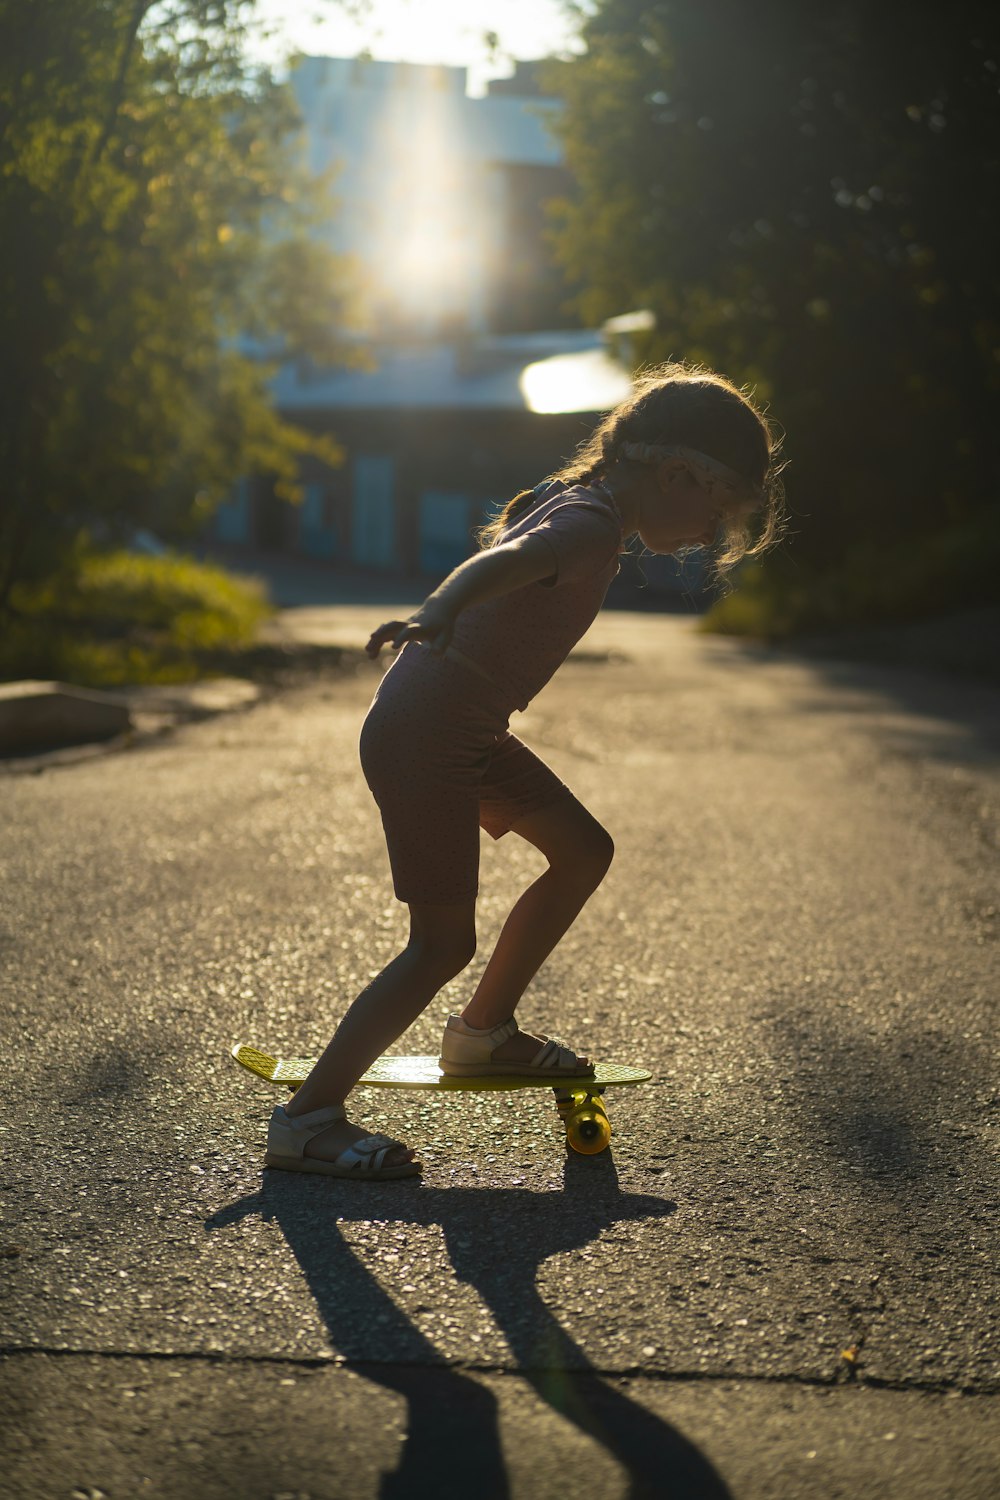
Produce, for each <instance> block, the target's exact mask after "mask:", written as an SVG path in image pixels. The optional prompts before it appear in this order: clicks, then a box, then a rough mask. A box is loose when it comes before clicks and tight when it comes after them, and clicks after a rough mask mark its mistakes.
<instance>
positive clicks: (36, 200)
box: [0, 0, 347, 611]
mask: <svg viewBox="0 0 1000 1500" xmlns="http://www.w3.org/2000/svg"><path fill="white" fill-rule="evenodd" d="M249 9H250V7H248V5H247V4H246V3H240V0H161V3H158V4H152V3H151V0H97V3H95V0H34V3H32V4H29V5H24V4H22V3H20V0H0V226H2V232H0V330H2V332H0V336H2V341H3V346H4V350H5V357H4V362H3V368H2V373H0V484H2V505H0V611H2V609H3V607H4V606H5V605H6V604H7V603H8V601H9V598H10V590H11V587H12V585H13V584H14V582H15V581H17V580H19V579H22V578H25V577H30V576H39V575H45V574H47V573H50V572H51V571H52V570H53V569H54V568H56V567H57V565H58V563H59V560H60V558H62V557H63V556H64V555H65V554H66V552H67V550H68V549H70V548H72V546H73V544H74V542H75V541H76V539H77V538H78V537H79V536H80V534H81V531H85V530H86V529H87V528H90V527H94V526H95V525H96V526H98V527H100V528H102V529H103V531H104V532H105V533H107V534H114V533H115V532H121V533H127V532H128V531H130V530H132V529H133V528H134V527H135V526H136V525H139V524H142V525H147V526H148V525H153V526H154V527H157V528H159V529H161V530H163V531H164V533H165V534H167V535H168V536H172V537H177V536H182V535H184V534H185V532H190V530H191V529H192V528H194V527H196V526H198V525H200V524H202V523H203V522H204V520H205V519H206V517H207V515H208V514H209V513H210V511H211V508H212V507H213V506H214V504H215V503H217V501H218V500H219V499H220V498H221V497H222V496H223V495H224V494H225V493H226V491H227V490H228V488H229V486H230V485H231V483H232V481H233V480H234V479H235V478H236V476H238V475H239V474H240V473H245V472H248V471H250V470H254V469H256V470H263V471H268V472H271V473H273V474H274V475H276V476H277V479H278V482H279V491H280V492H282V493H284V494H285V495H286V496H291V495H294V492H295V477H296V474H297V471H298V464H299V460H300V458H301V457H302V456H303V455H304V454H306V453H312V454H316V455H318V456H320V457H321V458H323V459H325V460H327V461H329V462H336V461H337V458H338V452H337V449H336V446H335V444H333V443H331V442H330V441H329V440H326V439H323V438H320V437H316V436H312V435H310V434H308V433H306V432H304V431H302V430H301V429H299V428H297V427H295V426H294V425H292V424H289V423H287V422H285V421H283V420H282V419H281V418H280V417H279V416H278V414H277V413H276V412H275V411H274V409H273V407H272V406H271V403H270V401H269V398H268V393H267V380H268V376H269V374H270V369H269V367H268V366H267V364H266V363H262V362H261V361H260V360H257V359H252V358H249V357H247V355H246V354H245V353H244V352H243V350H244V349H245V348H246V340H247V339H254V340H256V341H257V345H258V347H263V348H268V349H270V350H271V351H272V352H273V353H274V354H275V355H277V354H278V353H279V352H280V354H281V356H282V357H283V358H287V357H292V356H294V355H297V354H298V355H305V356H307V357H312V358H315V359H316V360H317V361H320V362H322V361H327V362H329V361H330V360H332V359H333V358H334V357H336V355H337V352H338V351H337V343H336V335H335V332H334V330H336V329H337V328H342V327H343V325H344V321H345V299H346V297H347V290H346V287H345V283H344V280H343V276H342V273H341V270H340V268H339V266H338V265H337V263H336V262H335V261H333V260H332V259H331V257H330V256H329V255H328V253H327V252H326V251H325V250H324V249H322V247H321V246H320V245H319V243H318V242H317V241H316V240H315V239H313V238H310V236H309V232H308V231H309V226H310V223H311V216H312V215H313V214H317V213H318V212H319V208H318V204H317V201H316V195H315V193H314V192H313V189H312V188H311V186H310V184H309V182H308V181H307V179H306V178H305V176H304V173H303V172H302V171H301V170H300V169H299V168H298V167H297V166H296V164H295V162H296V158H295V155H294V132H295V130H296V127H297V121H296V117H295V114H294V109H293V105H292V103H291V97H290V93H289V92H288V91H286V90H285V89H284V88H281V87H279V86H278V85H277V84H276V83H275V82H274V80H273V78H272V77H271V75H270V74H269V73H268V72H267V71H266V70H261V69H252V68H250V67H249V66H248V65H247V64H246V62H245V60H244V57H243V54H242V50H241V48H242V42H243V35H244V32H243V18H244V17H245V15H246V14H247V12H248V10H249Z"/></svg>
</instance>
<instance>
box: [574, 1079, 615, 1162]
mask: <svg viewBox="0 0 1000 1500" xmlns="http://www.w3.org/2000/svg"><path fill="white" fill-rule="evenodd" d="M563 1118H564V1120H565V1121H566V1141H567V1144H568V1145H569V1146H571V1147H572V1148H573V1150H574V1151H579V1153H580V1154H581V1156H596V1155H597V1153H598V1152H599V1151H606V1150H607V1148H608V1146H609V1145H610V1143H611V1121H610V1120H609V1119H608V1116H607V1113H606V1111H605V1108H604V1105H603V1104H602V1102H601V1100H600V1099H599V1098H597V1097H595V1096H594V1095H592V1094H588V1095H585V1096H584V1097H583V1098H582V1099H579V1098H578V1099H577V1100H576V1101H574V1107H573V1108H571V1109H568V1110H567V1111H566V1113H565V1115H564V1116H563Z"/></svg>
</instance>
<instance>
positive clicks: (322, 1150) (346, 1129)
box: [268, 1106, 415, 1176]
mask: <svg viewBox="0 0 1000 1500" xmlns="http://www.w3.org/2000/svg"><path fill="white" fill-rule="evenodd" d="M322 1115H330V1116H331V1118H330V1122H328V1124H327V1125H325V1127H322V1128H316V1127H319V1124H321V1122H319V1119H316V1121H315V1124H313V1118H315V1116H322ZM297 1119H301V1121H303V1122H310V1124H309V1125H307V1127H306V1128H304V1130H301V1131H295V1121H297ZM289 1127H291V1133H294V1134H295V1136H298V1140H297V1142H295V1143H294V1145H289ZM274 1133H277V1134H276V1139H274V1146H276V1148H277V1151H279V1152H280V1151H282V1149H283V1151H289V1149H291V1151H294V1152H297V1154H298V1155H300V1158H307V1160H309V1161H316V1163H330V1164H336V1163H337V1161H339V1158H342V1157H343V1154H345V1152H349V1151H351V1148H352V1146H357V1145H358V1143H364V1142H372V1133H370V1131H366V1130H364V1128H363V1127H361V1125H355V1124H352V1121H349V1119H348V1118H346V1116H345V1113H343V1110H334V1109H330V1110H313V1112H301V1113H298V1115H294V1113H292V1112H291V1110H288V1109H282V1107H280V1106H279V1109H276V1110H274V1115H273V1116H271V1128H270V1130H268V1152H270V1151H271V1137H273V1136H274ZM376 1139H378V1142H379V1145H381V1146H387V1148H388V1149H387V1151H384V1154H379V1155H378V1169H379V1170H378V1173H369V1172H361V1170H358V1172H357V1176H369V1175H381V1172H382V1170H385V1172H393V1170H394V1169H402V1167H408V1166H409V1164H411V1163H414V1164H415V1152H412V1151H411V1149H409V1148H408V1146H403V1143H402V1142H390V1140H388V1137H385V1136H379V1137H376ZM366 1154H367V1152H366ZM274 1164H277V1163H274ZM345 1175H346V1173H345ZM349 1175H352V1176H354V1175H355V1173H354V1172H351V1173H349Z"/></svg>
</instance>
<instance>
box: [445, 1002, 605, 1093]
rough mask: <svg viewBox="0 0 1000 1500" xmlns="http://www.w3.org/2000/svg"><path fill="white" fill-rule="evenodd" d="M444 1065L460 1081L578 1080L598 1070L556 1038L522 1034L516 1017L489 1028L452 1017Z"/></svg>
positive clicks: (446, 1071) (447, 1028) (527, 1033)
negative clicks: (496, 1077) (507, 1077)
mask: <svg viewBox="0 0 1000 1500" xmlns="http://www.w3.org/2000/svg"><path fill="white" fill-rule="evenodd" d="M440 1066H441V1069H442V1071H443V1072H444V1073H446V1074H449V1075H450V1076H452V1077H460V1078H461V1077H465V1078H474V1077H476V1076H477V1075H481V1074H489V1073H509V1074H513V1075H518V1076H521V1075H529V1076H533V1075H535V1074H538V1076H539V1077H550V1078H576V1077H587V1076H588V1075H590V1074H592V1073H593V1071H594V1070H593V1068H592V1066H591V1064H590V1059H589V1058H587V1057H578V1056H577V1054H576V1053H575V1052H573V1051H572V1050H571V1049H570V1048H569V1047H564V1046H563V1045H562V1043H561V1042H557V1041H555V1039H554V1038H551V1037H545V1036H534V1035H533V1034H532V1033H531V1032H530V1031H521V1030H520V1029H519V1027H518V1025H517V1022H516V1021H515V1020H514V1018H513V1016H511V1017H510V1019H509V1020H507V1021H501V1022H500V1024H499V1025H498V1026H493V1027H489V1028H485V1029H481V1028H479V1027H476V1026H470V1025H469V1023H468V1022H467V1021H466V1020H465V1019H464V1017H462V1016H454V1015H453V1016H451V1017H449V1020H448V1024H447V1026H446V1027H445V1032H444V1037H443V1039H442V1043H441V1058H440Z"/></svg>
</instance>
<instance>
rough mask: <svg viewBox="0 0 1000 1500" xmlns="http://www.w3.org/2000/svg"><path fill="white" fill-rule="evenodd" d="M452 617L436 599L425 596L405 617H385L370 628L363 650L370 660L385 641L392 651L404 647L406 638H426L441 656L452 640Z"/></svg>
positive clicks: (449, 611)
mask: <svg viewBox="0 0 1000 1500" xmlns="http://www.w3.org/2000/svg"><path fill="white" fill-rule="evenodd" d="M454 628H455V617H454V615H453V614H452V612H451V610H449V609H446V608H445V607H444V606H443V605H442V604H440V603H439V602H438V601H437V600H430V599H428V600H427V601H426V603H424V604H422V605H421V606H420V608H419V609H418V610H417V612H416V614H414V615H411V616H410V618H409V619H408V620H387V621H386V623H385V624H384V625H380V626H379V627H378V629H377V630H373V631H372V634H371V637H370V639H369V641H368V644H367V646H366V647H365V650H366V651H367V653H368V655H369V656H370V657H372V658H373V659H374V658H375V657H376V656H378V654H379V652H380V651H381V649H382V647H383V646H384V645H385V644H386V642H387V641H391V642H392V648H393V650H394V651H398V650H399V648H400V646H405V644H406V642H407V641H426V642H427V644H428V645H429V646H430V648H431V650H432V651H436V652H437V653H438V654H439V655H441V656H443V655H444V653H445V651H447V649H448V646H449V644H450V643H451V636H452V631H453V630H454Z"/></svg>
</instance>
